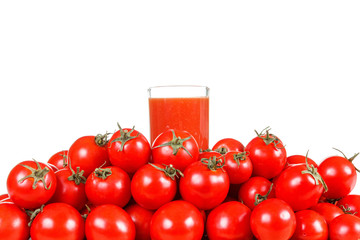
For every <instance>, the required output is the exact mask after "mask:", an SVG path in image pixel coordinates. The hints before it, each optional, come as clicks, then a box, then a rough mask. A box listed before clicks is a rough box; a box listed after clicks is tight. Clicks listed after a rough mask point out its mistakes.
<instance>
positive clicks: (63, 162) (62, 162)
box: [48, 150, 68, 170]
mask: <svg viewBox="0 0 360 240" xmlns="http://www.w3.org/2000/svg"><path fill="white" fill-rule="evenodd" d="M48 163H49V164H52V165H54V166H55V167H56V168H57V169H58V170H60V169H63V168H66V167H67V165H68V150H63V151H59V152H57V153H55V154H54V155H52V156H51V157H50V158H49V160H48Z"/></svg>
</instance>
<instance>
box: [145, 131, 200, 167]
mask: <svg viewBox="0 0 360 240" xmlns="http://www.w3.org/2000/svg"><path fill="white" fill-rule="evenodd" d="M176 138H180V139H182V140H183V142H182V144H181V146H182V147H180V148H178V151H177V152H176V153H175V152H174V147H172V146H168V143H169V142H171V141H175V139H176ZM184 139H187V140H184ZM198 157H199V146H198V144H197V142H196V140H195V138H194V137H193V136H192V135H191V134H190V133H188V132H187V131H183V130H173V129H169V130H166V131H165V132H163V133H161V134H160V135H159V136H158V137H157V138H156V139H155V140H154V142H153V145H152V161H153V162H154V163H158V164H165V165H170V164H171V165H173V166H174V168H176V169H178V170H180V171H181V172H183V171H184V170H185V168H186V167H187V166H188V165H190V164H191V163H193V162H196V161H198Z"/></svg>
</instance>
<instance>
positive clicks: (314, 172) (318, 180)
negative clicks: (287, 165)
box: [301, 151, 328, 192]
mask: <svg viewBox="0 0 360 240" xmlns="http://www.w3.org/2000/svg"><path fill="white" fill-rule="evenodd" d="M308 153H309V151H307V153H306V156H305V164H306V168H307V169H306V170H303V171H301V173H302V174H310V175H311V176H312V177H313V178H314V180H315V185H319V184H320V183H321V185H323V187H324V191H325V192H327V191H328V187H327V185H326V183H325V181H324V179H323V178H322V177H321V175H320V173H318V171H317V168H316V167H314V165H312V164H311V165H309V163H308Z"/></svg>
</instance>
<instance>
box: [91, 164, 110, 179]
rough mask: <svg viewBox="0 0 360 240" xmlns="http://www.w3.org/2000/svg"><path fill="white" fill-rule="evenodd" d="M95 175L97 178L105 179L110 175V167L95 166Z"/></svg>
mask: <svg viewBox="0 0 360 240" xmlns="http://www.w3.org/2000/svg"><path fill="white" fill-rule="evenodd" d="M94 173H95V176H96V177H98V178H101V179H102V180H105V179H107V178H108V177H110V176H111V174H112V171H111V168H101V167H99V168H96V169H95V171H94Z"/></svg>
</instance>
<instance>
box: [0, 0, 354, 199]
mask: <svg viewBox="0 0 360 240" xmlns="http://www.w3.org/2000/svg"><path fill="white" fill-rule="evenodd" d="M359 13H360V2H359V1H314V0H311V1H307V0H303V1H196V0H191V1H186V0H183V1H169V0H166V1H88V0H87V1H73V0H71V1H68V0H62V1H48V0H47V1H1V2H0V81H1V85H0V114H1V117H0V134H1V135H0V149H1V151H0V190H1V192H0V193H5V192H6V178H7V174H8V172H9V171H10V170H11V168H12V167H13V166H14V165H16V164H17V163H19V162H20V161H24V160H29V159H32V158H35V159H37V160H38V161H44V162H45V161H47V160H48V158H49V157H50V156H51V155H52V154H54V153H56V152H57V151H60V150H65V149H68V148H69V146H70V145H71V144H72V142H74V141H75V140H76V139H77V138H78V137H81V136H84V135H96V134H97V133H105V131H114V130H116V128H117V126H116V123H117V122H119V123H120V124H121V125H122V126H123V127H132V126H133V125H135V127H136V129H137V130H139V131H140V132H142V133H143V134H144V135H145V136H146V137H149V120H148V105H147V88H148V87H150V86H156V85H168V84H196V85H207V86H209V87H210V97H211V99H210V146H211V145H213V144H214V143H215V142H216V141H217V140H219V139H221V138H224V137H232V138H236V139H238V140H240V141H241V142H242V143H243V144H245V145H246V144H247V143H248V142H249V141H250V140H251V139H252V138H253V137H255V132H254V129H257V130H261V129H263V128H265V127H266V126H270V127H271V128H272V130H273V131H272V132H273V133H274V134H276V135H277V136H278V137H279V138H280V139H282V141H283V142H284V143H285V144H286V149H287V152H288V155H293V154H302V155H304V154H305V153H306V151H307V150H309V157H311V158H312V159H313V160H315V161H316V162H321V161H322V160H323V159H324V158H326V157H328V156H330V155H338V153H337V152H336V151H335V150H333V149H332V148H333V147H336V148H339V149H341V150H343V151H344V152H345V153H346V154H347V155H348V157H350V156H352V155H353V154H354V153H356V152H359V151H360V140H359V137H360V128H359V85H358V83H357V82H358V81H359V79H360V14H359ZM355 165H357V166H358V167H360V157H359V159H358V160H355ZM359 185H360V183H359V184H358V185H357V187H356V188H355V190H354V191H353V192H354V193H360V186H359Z"/></svg>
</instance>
